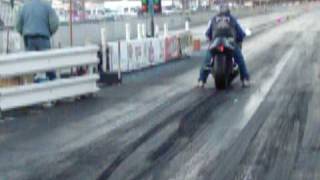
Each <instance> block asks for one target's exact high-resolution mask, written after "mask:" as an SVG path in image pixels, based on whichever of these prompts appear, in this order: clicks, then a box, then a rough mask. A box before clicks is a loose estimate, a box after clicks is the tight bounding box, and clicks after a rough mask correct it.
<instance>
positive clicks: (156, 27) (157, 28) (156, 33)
mask: <svg viewBox="0 0 320 180" xmlns="http://www.w3.org/2000/svg"><path fill="white" fill-rule="evenodd" d="M155 36H156V37H158V36H159V26H158V25H157V24H156V25H155Z"/></svg>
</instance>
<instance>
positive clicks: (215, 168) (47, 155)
mask: <svg viewBox="0 0 320 180" xmlns="http://www.w3.org/2000/svg"><path fill="white" fill-rule="evenodd" d="M318 7H319V6H316V7H315V8H314V9H313V10H311V11H309V12H305V14H304V15H301V16H299V17H297V18H296V19H294V20H292V21H290V22H287V23H286V24H283V25H281V26H277V27H274V28H272V29H270V30H268V31H265V32H263V33H261V34H259V35H257V36H255V37H253V38H250V39H249V40H248V41H246V42H245V44H244V49H243V52H244V54H245V56H246V60H247V64H248V67H249V70H250V73H251V76H252V81H253V82H254V84H253V85H252V86H251V87H250V88H242V87H241V83H240V81H239V80H236V81H235V82H234V83H233V86H232V88H230V89H229V90H226V91H216V90H215V88H214V84H213V80H212V79H210V80H209V83H208V86H207V87H206V88H205V89H201V88H197V87H195V84H196V79H197V76H198V71H199V70H198V69H199V67H200V64H201V61H202V59H203V52H200V53H198V54H194V55H193V56H192V57H191V58H189V59H186V60H181V61H177V62H173V63H170V64H167V65H163V66H160V67H156V68H152V69H148V70H144V71H141V72H137V73H134V74H131V75H128V76H126V77H125V79H124V83H123V84H122V85H121V86H113V87H109V88H106V89H103V90H102V91H101V92H100V93H99V94H98V95H97V96H96V97H94V98H89V99H85V100H81V101H76V102H70V103H68V102H64V103H61V104H58V105H57V106H56V107H55V108H51V109H45V110H42V109H40V108H39V109H37V108H34V109H33V110H32V111H31V110H30V109H26V110H25V111H19V112H15V113H14V115H13V114H10V113H8V114H7V117H6V118H5V119H4V120H1V123H0V147H1V148H0V179H1V180H15V179H19V180H20V179H22V180H37V179H59V180H60V179H68V180H69V179H70V180H80V179H81V180H82V179H85V180H86V179H88V180H91V179H98V180H103V179H106V180H107V179H108V180H208V179H212V180H213V179H214V180H225V179H226V180H319V179H320V136H319V129H320V112H319V107H320V96H319V95H320V60H319V57H320V51H319V50H318V49H319V48H320V38H319V37H320V24H319V23H318V17H320V10H319V8H318Z"/></svg>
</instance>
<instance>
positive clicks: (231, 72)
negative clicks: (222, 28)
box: [209, 36, 239, 90]
mask: <svg viewBox="0 0 320 180" xmlns="http://www.w3.org/2000/svg"><path fill="white" fill-rule="evenodd" d="M235 45H236V44H235V42H234V38H232V37H223V36H222V37H216V38H215V39H214V40H213V42H212V43H211V44H210V47H209V50H210V52H211V53H212V54H214V56H213V57H212V59H211V67H212V68H211V73H212V76H213V77H214V80H215V85H216V88H217V89H219V90H222V89H226V88H228V87H229V86H230V85H231V83H232V81H233V80H234V78H235V77H236V76H237V75H238V74H239V69H238V66H237V64H236V63H235V61H234V59H233V53H234V49H235Z"/></svg>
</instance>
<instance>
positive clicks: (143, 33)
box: [142, 24, 146, 38]
mask: <svg viewBox="0 0 320 180" xmlns="http://www.w3.org/2000/svg"><path fill="white" fill-rule="evenodd" d="M145 37H146V25H145V24H142V38H145Z"/></svg>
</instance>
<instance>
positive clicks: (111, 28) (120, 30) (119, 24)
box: [53, 7, 276, 47]
mask: <svg viewBox="0 0 320 180" xmlns="http://www.w3.org/2000/svg"><path fill="white" fill-rule="evenodd" d="M275 9H276V8H274V7H268V8H254V9H253V8H245V9H239V10H235V11H234V14H235V15H236V16H237V17H245V16H250V15H256V14H261V13H266V12H271V11H274V10H275ZM214 14H215V12H213V11H206V12H198V13H193V14H177V15H174V16H159V17H155V24H156V25H158V26H159V29H160V31H162V29H163V25H164V24H165V23H166V24H168V27H169V30H175V29H179V28H183V27H184V26H185V21H186V20H187V19H189V20H190V25H191V26H196V25H200V24H205V23H207V22H208V21H209V19H210V18H211V17H212V16H213V15H214ZM127 23H129V24H130V29H131V37H132V38H135V37H137V24H146V27H147V30H146V31H147V32H150V28H149V23H150V18H130V19H125V20H120V21H114V22H110V21H109V22H102V21H100V22H94V23H77V24H74V25H73V44H74V45H84V44H86V43H89V42H90V43H95V44H96V43H100V29H101V28H102V27H105V29H106V34H107V35H106V39H107V41H117V40H120V39H125V25H126V24H127ZM69 37H70V33H69V27H68V26H67V25H63V26H61V27H60V28H59V31H58V32H57V34H56V35H55V36H54V38H53V44H54V46H55V47H59V46H60V47H65V46H69V45H70V38H69Z"/></svg>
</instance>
